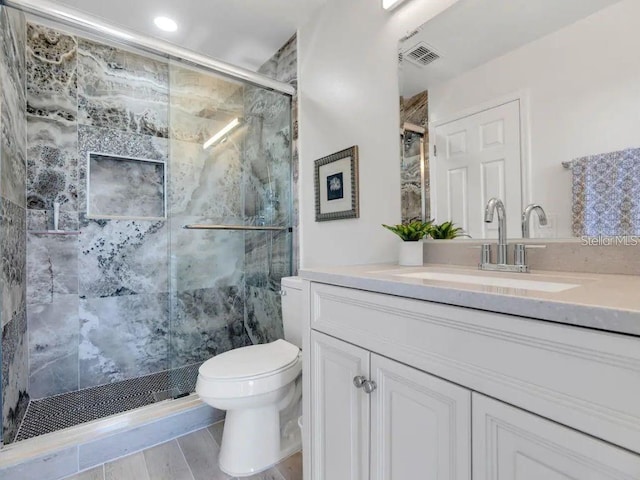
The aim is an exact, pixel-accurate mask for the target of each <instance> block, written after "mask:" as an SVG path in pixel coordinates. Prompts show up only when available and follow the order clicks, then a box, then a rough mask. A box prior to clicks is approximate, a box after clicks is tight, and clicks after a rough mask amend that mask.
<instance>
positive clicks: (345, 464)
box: [311, 332, 471, 480]
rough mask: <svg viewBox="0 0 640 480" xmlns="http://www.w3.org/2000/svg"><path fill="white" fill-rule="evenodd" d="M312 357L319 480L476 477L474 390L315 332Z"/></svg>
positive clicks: (315, 466)
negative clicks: (359, 382) (473, 468)
mask: <svg viewBox="0 0 640 480" xmlns="http://www.w3.org/2000/svg"><path fill="white" fill-rule="evenodd" d="M311 356H312V364H313V368H312V371H311V395H312V413H311V430H312V432H313V446H312V457H313V462H312V464H313V466H312V468H313V478H314V479H327V480H328V479H331V480H368V479H372V480H394V479H418V478H425V479H430V480H470V479H471V458H470V454H471V431H470V428H471V417H470V415H471V392H470V391H469V390H467V389H464V388H461V387H458V386H456V385H453V384H451V383H449V382H446V381H443V380H441V379H438V378H435V377H433V376H431V375H428V374H426V373H424V372H421V371H418V370H416V369H413V368H410V367H407V366H405V365H402V364H400V363H398V362H395V361H393V360H389V359H387V358H384V357H382V356H379V355H376V354H373V353H370V352H368V351H367V350H364V349H362V348H358V347H355V346H353V345H351V344H349V343H347V342H343V341H341V340H337V339H335V338H332V337H330V336H327V335H323V334H321V333H318V332H312V334H311ZM359 378H360V379H366V380H367V381H368V382H369V383H367V384H365V386H362V387H358V386H356V384H355V383H354V379H359ZM366 387H369V388H370V389H371V388H372V389H373V391H367V390H366Z"/></svg>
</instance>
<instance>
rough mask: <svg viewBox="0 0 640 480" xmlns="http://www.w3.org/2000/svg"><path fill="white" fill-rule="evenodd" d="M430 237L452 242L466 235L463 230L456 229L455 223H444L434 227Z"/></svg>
mask: <svg viewBox="0 0 640 480" xmlns="http://www.w3.org/2000/svg"><path fill="white" fill-rule="evenodd" d="M429 235H431V238H433V239H435V240H451V239H453V238H456V237H459V236H462V235H464V233H463V232H462V228H460V227H456V226H455V224H454V223H453V222H444V223H441V224H440V225H432V226H431V229H430V231H429Z"/></svg>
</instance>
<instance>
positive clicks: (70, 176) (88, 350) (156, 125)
mask: <svg viewBox="0 0 640 480" xmlns="http://www.w3.org/2000/svg"><path fill="white" fill-rule="evenodd" d="M26 51H27V125H28V131H27V145H28V149H27V186H26V189H27V208H28V212H27V213H28V225H27V228H28V232H27V258H28V268H27V276H28V282H27V283H28V289H27V299H28V308H27V318H28V324H29V363H30V370H29V380H30V393H31V392H32V393H31V396H32V398H42V397H47V396H51V395H56V394H60V393H64V392H69V391H73V390H77V389H79V388H86V387H91V386H95V385H100V384H105V383H110V382H114V381H118V380H124V379H126V378H131V377H136V376H139V375H145V374H149V373H153V372H157V371H160V370H165V369H166V368H167V367H168V360H167V355H168V348H167V338H168V337H167V335H168V323H169V303H168V302H169V294H168V281H169V274H168V269H169V267H168V244H167V225H166V221H163V220H138V219H109V218H104V219H94V218H89V217H88V215H87V208H86V205H87V187H86V185H87V181H86V179H87V162H88V154H89V152H97V153H105V154H109V155H116V156H123V157H134V158H143V159H149V160H156V161H160V162H163V163H166V162H167V159H168V138H167V137H168V97H169V92H168V87H169V85H168V66H167V64H166V63H163V62H160V61H155V60H151V59H148V58H145V57H143V56H140V55H136V54H134V53H130V52H126V51H123V50H120V49H117V48H114V47H111V46H108V45H103V44H100V43H96V42H93V41H90V40H87V39H84V38H80V37H77V36H74V35H68V34H65V33H63V32H60V31H57V30H54V29H51V28H48V27H44V26H41V25H37V24H32V23H29V24H28V25H27V46H26ZM119 193H121V195H122V196H125V197H126V196H127V194H128V193H129V194H131V192H127V191H124V192H119ZM129 201H134V200H133V198H129ZM54 202H59V203H60V204H61V207H60V209H61V223H60V228H61V229H62V230H66V231H69V232H78V231H81V234H80V235H49V234H43V233H41V232H43V231H46V230H50V229H51V228H52V227H53V225H52V208H53V203H54Z"/></svg>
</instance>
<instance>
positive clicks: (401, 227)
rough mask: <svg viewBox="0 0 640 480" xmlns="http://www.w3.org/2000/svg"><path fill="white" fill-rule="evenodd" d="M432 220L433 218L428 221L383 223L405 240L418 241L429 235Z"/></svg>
mask: <svg viewBox="0 0 640 480" xmlns="http://www.w3.org/2000/svg"><path fill="white" fill-rule="evenodd" d="M432 222H433V220H429V221H428V222H420V221H415V222H411V223H405V224H398V225H393V226H391V225H384V224H383V225H382V226H383V227H384V228H386V229H387V230H389V231H391V232H393V233H395V234H396V235H398V236H399V237H400V238H401V239H402V240H404V241H405V242H417V241H419V240H422V239H423V238H424V237H426V236H427V235H429V230H430V228H431V223H432Z"/></svg>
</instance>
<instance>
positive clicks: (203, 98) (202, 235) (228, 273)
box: [169, 63, 251, 368]
mask: <svg viewBox="0 0 640 480" xmlns="http://www.w3.org/2000/svg"><path fill="white" fill-rule="evenodd" d="M169 78H170V86H171V105H170V122H169V123H170V126H171V131H170V149H171V159H170V165H169V169H170V174H169V175H170V179H171V181H170V182H169V183H170V187H169V191H170V197H169V198H170V200H169V209H170V215H171V221H170V223H171V225H170V232H171V233H170V236H171V251H172V259H171V262H172V264H171V272H172V273H171V282H172V301H171V306H172V325H171V340H170V348H171V358H170V361H171V367H172V368H177V367H180V366H183V365H188V364H190V363H194V362H201V361H204V360H207V359H209V358H211V357H212V356H214V355H217V354H219V353H222V352H224V351H227V350H230V349H232V348H235V347H241V346H246V345H250V344H251V341H250V339H249V337H248V336H247V334H246V331H245V329H244V325H243V323H242V321H243V318H244V292H243V288H244V280H245V277H244V249H243V245H244V243H243V238H244V236H243V233H242V232H234V231H228V232H225V231H196V230H185V229H184V228H183V226H184V225H186V224H190V223H203V224H208V223H214V224H216V223H219V224H231V225H234V224H238V225H242V224H243V222H244V218H243V212H242V204H243V203H242V202H243V185H242V172H243V165H242V161H243V158H242V138H243V130H242V129H237V130H236V131H235V132H233V133H232V134H231V135H230V136H229V138H228V140H227V141H226V142H224V143H223V144H218V145H216V146H213V147H210V148H207V149H206V150H205V149H203V144H204V142H206V141H207V140H208V139H209V138H211V136H212V135H214V134H215V133H216V132H218V131H220V130H221V129H222V128H223V127H224V126H225V125H227V124H228V123H229V122H230V121H231V120H233V119H234V118H242V117H243V115H244V109H243V97H244V91H245V87H244V85H243V84H240V83H237V82H234V81H231V80H228V79H225V78H221V77H216V76H212V75H209V74H206V73H203V72H200V71H197V70H192V69H189V68H185V67H183V66H181V65H177V64H175V63H172V64H171V65H170V75H169Z"/></svg>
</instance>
